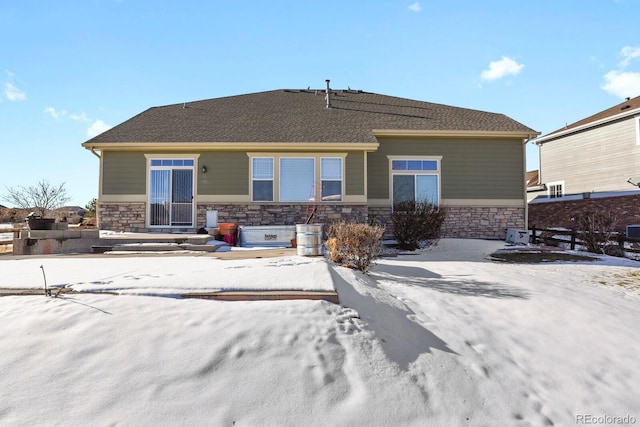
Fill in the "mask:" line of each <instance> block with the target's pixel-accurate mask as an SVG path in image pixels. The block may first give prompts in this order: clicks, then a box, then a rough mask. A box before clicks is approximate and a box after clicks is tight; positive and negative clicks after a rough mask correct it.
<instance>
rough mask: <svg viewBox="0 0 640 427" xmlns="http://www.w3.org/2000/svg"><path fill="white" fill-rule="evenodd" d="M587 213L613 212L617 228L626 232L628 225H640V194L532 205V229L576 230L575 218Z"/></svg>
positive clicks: (530, 213)
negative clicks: (563, 228) (574, 226)
mask: <svg viewBox="0 0 640 427" xmlns="http://www.w3.org/2000/svg"><path fill="white" fill-rule="evenodd" d="M587 194H589V193H587ZM587 211H600V212H610V213H611V214H612V215H613V216H614V217H615V219H616V224H615V228H616V229H617V230H618V231H624V232H626V226H627V225H631V224H640V194H634V195H629V196H614V197H596V198H586V199H584V198H583V199H577V200H558V199H549V201H547V202H536V203H530V204H529V227H533V226H535V227H537V228H551V227H565V228H572V227H573V218H574V217H575V216H576V215H577V214H578V213H582V212H587Z"/></svg>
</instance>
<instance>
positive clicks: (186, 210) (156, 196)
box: [149, 159, 194, 227]
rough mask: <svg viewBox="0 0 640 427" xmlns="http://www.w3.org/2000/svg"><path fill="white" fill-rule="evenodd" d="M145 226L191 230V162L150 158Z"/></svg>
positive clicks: (192, 168) (188, 160) (192, 172)
mask: <svg viewBox="0 0 640 427" xmlns="http://www.w3.org/2000/svg"><path fill="white" fill-rule="evenodd" d="M150 162H151V163H150V168H149V173H150V175H149V225H150V226H151V227H159V226H164V227H193V174H194V167H193V166H194V161H193V159H151V161H150Z"/></svg>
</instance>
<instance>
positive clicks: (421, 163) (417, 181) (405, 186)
mask: <svg viewBox="0 0 640 427" xmlns="http://www.w3.org/2000/svg"><path fill="white" fill-rule="evenodd" d="M391 186H392V204H394V205H395V204H397V203H400V202H406V201H416V202H429V203H432V204H434V205H438V204H439V203H440V162H439V160H437V159H395V158H393V159H391Z"/></svg>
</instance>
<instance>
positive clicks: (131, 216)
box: [98, 203, 526, 239]
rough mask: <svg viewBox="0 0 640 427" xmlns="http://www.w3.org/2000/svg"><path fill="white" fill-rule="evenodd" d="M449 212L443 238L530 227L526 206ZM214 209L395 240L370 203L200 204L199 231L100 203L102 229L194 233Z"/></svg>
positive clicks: (385, 212) (250, 220) (244, 221)
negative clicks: (376, 232)
mask: <svg viewBox="0 0 640 427" xmlns="http://www.w3.org/2000/svg"><path fill="white" fill-rule="evenodd" d="M446 209H447V217H446V220H445V223H444V226H443V237H453V238H479V239H504V238H505V237H506V230H507V229H508V228H516V229H522V228H524V227H525V226H526V224H525V221H524V219H525V208H524V207H522V208H520V207H477V206H471V207H461V206H448V207H446ZM211 210H215V211H217V212H218V222H219V223H235V224H238V225H245V226H258V225H293V224H304V223H306V222H307V221H308V219H309V217H310V216H311V214H312V213H313V216H312V218H311V222H313V223H321V224H325V225H328V224H332V223H335V222H340V221H345V222H356V223H365V224H375V225H381V226H384V227H385V228H386V232H385V235H384V237H385V239H392V238H393V224H392V221H391V207H390V206H366V205H329V204H326V205H324V204H318V205H317V206H315V208H314V206H311V205H307V204H288V205H284V204H277V205H275V204H274V205H262V204H250V203H249V204H236V203H198V205H197V207H196V217H195V226H194V227H190V228H182V227H179V228H157V227H154V228H149V227H147V226H146V205H145V204H144V203H100V204H99V208H98V216H99V227H100V229H102V230H112V231H121V232H166V233H170V232H192V233H193V232H196V231H197V230H198V229H200V228H202V227H205V225H206V217H207V211H211ZM325 230H326V228H325Z"/></svg>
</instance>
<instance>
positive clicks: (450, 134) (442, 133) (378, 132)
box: [372, 129, 540, 139]
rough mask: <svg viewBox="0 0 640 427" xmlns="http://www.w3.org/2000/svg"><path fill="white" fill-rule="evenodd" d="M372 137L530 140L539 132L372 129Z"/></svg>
mask: <svg viewBox="0 0 640 427" xmlns="http://www.w3.org/2000/svg"><path fill="white" fill-rule="evenodd" d="M372 132H373V134H374V136H405V137H406V136H409V137H420V136H425V137H432V138H433V137H437V138H523V139H531V138H533V137H535V136H537V135H540V132H536V131H530V132H525V131H479V130H407V129H373V131H372Z"/></svg>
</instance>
